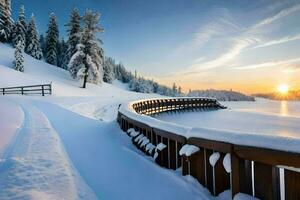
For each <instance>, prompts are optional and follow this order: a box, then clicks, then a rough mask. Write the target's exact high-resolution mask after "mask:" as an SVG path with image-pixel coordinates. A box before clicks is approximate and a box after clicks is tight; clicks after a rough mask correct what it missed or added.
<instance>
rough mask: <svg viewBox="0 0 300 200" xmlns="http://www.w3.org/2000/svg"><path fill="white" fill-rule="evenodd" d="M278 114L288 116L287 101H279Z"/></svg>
mask: <svg viewBox="0 0 300 200" xmlns="http://www.w3.org/2000/svg"><path fill="white" fill-rule="evenodd" d="M280 115H281V116H284V117H286V116H289V107H288V102H287V101H281V103H280Z"/></svg>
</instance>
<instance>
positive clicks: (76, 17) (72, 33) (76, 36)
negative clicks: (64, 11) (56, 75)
mask: <svg viewBox="0 0 300 200" xmlns="http://www.w3.org/2000/svg"><path fill="white" fill-rule="evenodd" d="M80 22H81V16H80V14H79V11H78V9H76V8H74V9H73V10H72V12H71V15H70V22H69V23H67V24H66V27H67V33H68V41H67V46H68V49H67V52H66V56H65V58H64V63H63V68H66V67H67V65H68V63H69V61H70V59H71V57H72V56H73V55H74V54H75V53H76V52H77V45H78V44H80V39H81V27H80Z"/></svg>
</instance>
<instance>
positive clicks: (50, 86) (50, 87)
mask: <svg viewBox="0 0 300 200" xmlns="http://www.w3.org/2000/svg"><path fill="white" fill-rule="evenodd" d="M49 93H50V95H52V82H51V83H50V85H49Z"/></svg>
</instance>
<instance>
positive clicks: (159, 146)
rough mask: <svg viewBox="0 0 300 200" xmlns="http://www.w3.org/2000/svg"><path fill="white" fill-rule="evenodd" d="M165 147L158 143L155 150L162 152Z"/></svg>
mask: <svg viewBox="0 0 300 200" xmlns="http://www.w3.org/2000/svg"><path fill="white" fill-rule="evenodd" d="M166 147H167V146H166V145H165V144H163V143H159V144H158V145H157V146H156V150H159V151H162V150H164V148H166Z"/></svg>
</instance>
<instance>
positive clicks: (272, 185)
mask: <svg viewBox="0 0 300 200" xmlns="http://www.w3.org/2000/svg"><path fill="white" fill-rule="evenodd" d="M254 187H255V197H257V198H259V199H262V200H263V199H267V200H279V199H280V187H279V169H278V168H276V167H274V166H271V165H267V164H263V163H259V162H255V163H254Z"/></svg>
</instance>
